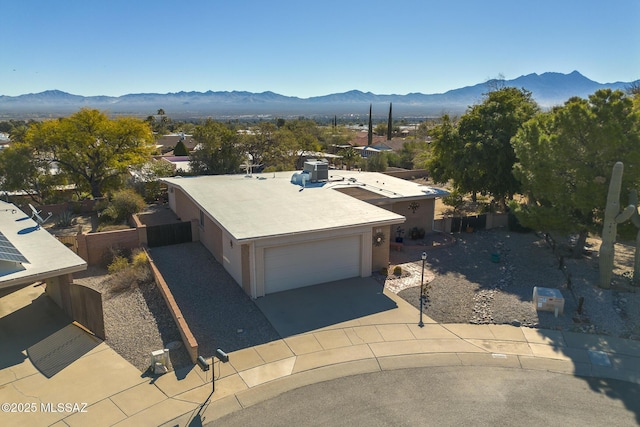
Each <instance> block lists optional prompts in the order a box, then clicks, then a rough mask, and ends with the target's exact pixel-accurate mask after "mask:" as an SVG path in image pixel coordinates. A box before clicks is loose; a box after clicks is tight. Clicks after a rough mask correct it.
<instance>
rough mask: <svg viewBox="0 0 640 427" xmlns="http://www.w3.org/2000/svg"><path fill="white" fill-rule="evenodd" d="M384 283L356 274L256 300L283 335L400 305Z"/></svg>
mask: <svg viewBox="0 0 640 427" xmlns="http://www.w3.org/2000/svg"><path fill="white" fill-rule="evenodd" d="M383 290H384V286H383V285H382V284H380V283H378V282H377V281H375V280H374V279H372V278H370V277H355V278H352V279H346V280H339V281H336V282H330V283H323V284H321V285H315V286H307V287H304V288H299V289H292V290H290V291H283V292H277V293H275V294H269V295H267V296H265V297H262V298H258V299H257V300H256V301H255V302H256V305H257V306H258V307H260V310H262V312H263V313H264V315H265V316H266V317H267V319H269V321H270V322H271V324H272V325H273V327H274V328H275V329H276V331H278V333H279V334H280V336H281V337H282V338H286V337H289V336H291V335H296V334H301V333H304V332H309V331H313V330H316V329H320V328H324V327H327V326H331V325H335V324H338V323H342V322H346V321H349V320H354V319H358V318H360V317H364V316H368V315H371V314H374V313H380V312H383V311H387V310H393V309H395V308H397V304H396V303H395V302H394V301H393V300H392V299H390V298H389V297H387V296H386V295H384V294H383V293H382V292H383Z"/></svg>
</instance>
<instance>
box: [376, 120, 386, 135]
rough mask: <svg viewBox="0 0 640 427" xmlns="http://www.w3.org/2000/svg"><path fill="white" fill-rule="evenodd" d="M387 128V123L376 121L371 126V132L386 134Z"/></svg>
mask: <svg viewBox="0 0 640 427" xmlns="http://www.w3.org/2000/svg"><path fill="white" fill-rule="evenodd" d="M387 129H388V128H387V124H386V123H378V124H377V125H375V127H374V128H373V133H374V134H376V135H386V134H388V133H389V131H388V130H387Z"/></svg>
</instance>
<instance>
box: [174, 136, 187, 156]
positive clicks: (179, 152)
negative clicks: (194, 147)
mask: <svg viewBox="0 0 640 427" xmlns="http://www.w3.org/2000/svg"><path fill="white" fill-rule="evenodd" d="M173 155H174V156H188V155H189V150H188V149H187V146H186V145H184V141H183V140H182V139H181V140H179V141H178V143H177V144H176V146H175V147H174V149H173Z"/></svg>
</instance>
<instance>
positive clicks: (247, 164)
mask: <svg viewBox="0 0 640 427" xmlns="http://www.w3.org/2000/svg"><path fill="white" fill-rule="evenodd" d="M258 166H260V165H259V164H258V165H256V164H254V163H253V161H252V157H251V155H247V159H246V160H245V161H244V163H243V164H242V167H243V168H244V170H245V177H246V178H250V177H251V174H252V173H253V168H255V167H258Z"/></svg>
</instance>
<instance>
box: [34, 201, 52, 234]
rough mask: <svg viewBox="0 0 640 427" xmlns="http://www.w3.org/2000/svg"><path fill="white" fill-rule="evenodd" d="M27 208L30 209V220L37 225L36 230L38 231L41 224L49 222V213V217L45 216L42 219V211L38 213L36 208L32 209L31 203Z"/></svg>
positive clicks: (50, 214)
mask: <svg viewBox="0 0 640 427" xmlns="http://www.w3.org/2000/svg"><path fill="white" fill-rule="evenodd" d="M29 207H30V208H31V212H32V214H31V219H33V220H34V221H35V222H37V223H38V229H40V226H41V225H42V224H44V223H45V222H47V221H49V218H51V216H52V215H53V214H52V213H51V212H49V216H47V217H46V218H45V219H42V217H41V216H40V213H41V212H42V211H39V210H37V209H36V208H34V207H33V205H32V204H31V203H29Z"/></svg>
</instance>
